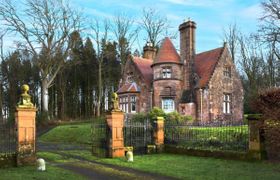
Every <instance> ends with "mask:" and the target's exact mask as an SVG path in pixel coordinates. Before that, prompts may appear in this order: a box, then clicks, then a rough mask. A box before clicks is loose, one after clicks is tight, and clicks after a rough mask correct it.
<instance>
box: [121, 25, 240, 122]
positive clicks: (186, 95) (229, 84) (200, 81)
mask: <svg viewBox="0 0 280 180" xmlns="http://www.w3.org/2000/svg"><path fill="white" fill-rule="evenodd" d="M195 29H196V23H195V22H193V21H190V20H189V21H187V22H184V23H183V24H181V25H180V26H179V31H180V55H179V54H178V52H177V51H176V49H175V48H174V46H173V44H172V42H171V40H170V39H169V38H168V37H167V38H165V39H164V40H163V42H162V44H161V47H160V48H159V50H158V51H156V49H155V48H153V47H152V46H151V44H149V43H147V45H146V46H145V47H144V55H143V57H131V58H130V59H129V60H128V61H127V63H126V65H125V69H124V72H123V75H122V79H121V81H120V86H119V87H120V88H119V90H118V91H117V93H118V95H119V103H120V108H121V109H122V110H123V111H124V112H125V113H129V114H130V113H138V112H149V111H150V110H151V108H152V107H155V106H156V107H160V108H162V109H163V110H164V111H165V112H166V113H169V112H173V111H177V112H180V113H181V114H183V115H190V116H192V117H193V118H194V119H196V120H199V121H202V122H208V121H212V120H223V119H225V120H237V121H238V120H242V118H243V87H242V84H241V80H240V77H239V75H238V73H237V71H236V68H235V65H234V63H233V62H232V59H231V56H230V53H229V51H228V48H227V45H226V43H225V44H224V46H223V47H219V48H216V49H213V50H209V51H206V52H202V53H199V54H196V52H195Z"/></svg>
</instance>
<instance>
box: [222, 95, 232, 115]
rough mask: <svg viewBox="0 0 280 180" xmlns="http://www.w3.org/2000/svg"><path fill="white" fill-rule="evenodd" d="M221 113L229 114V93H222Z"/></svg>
mask: <svg viewBox="0 0 280 180" xmlns="http://www.w3.org/2000/svg"><path fill="white" fill-rule="evenodd" d="M223 113H224V114H231V94H224V95H223Z"/></svg>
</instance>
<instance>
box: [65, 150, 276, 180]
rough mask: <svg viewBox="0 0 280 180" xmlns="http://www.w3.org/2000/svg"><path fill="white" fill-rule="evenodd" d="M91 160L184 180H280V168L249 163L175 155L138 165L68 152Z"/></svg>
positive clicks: (148, 157)
mask: <svg viewBox="0 0 280 180" xmlns="http://www.w3.org/2000/svg"><path fill="white" fill-rule="evenodd" d="M64 153H68V154H72V155H78V156H82V157H84V158H86V159H88V160H95V161H100V162H103V163H108V164H114V165H118V166H124V167H129V168H133V169H138V170H142V171H147V172H153V173H158V174H162V175H165V176H172V177H176V178H180V179H198V180H199V179H210V180H211V179H227V180H231V179H232V180H239V179H240V180H247V179H248V180H251V179H254V180H257V179H260V180H266V179H269V180H274V179H275V180H276V179H277V180H278V179H280V170H279V169H280V164H272V163H268V162H245V161H234V160H223V159H214V158H205V157H193V156H184V155H172V154H154V155H144V156H134V162H133V163H128V162H126V161H125V159H124V158H116V159H109V158H102V159H99V158H96V157H94V156H92V155H91V153H90V152H88V151H64Z"/></svg>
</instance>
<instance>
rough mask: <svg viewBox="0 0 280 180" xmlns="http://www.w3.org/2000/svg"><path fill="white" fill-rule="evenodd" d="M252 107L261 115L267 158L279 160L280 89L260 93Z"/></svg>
mask: <svg viewBox="0 0 280 180" xmlns="http://www.w3.org/2000/svg"><path fill="white" fill-rule="evenodd" d="M254 107H255V108H256V110H258V111H259V112H261V113H262V115H263V117H262V118H263V120H264V126H263V128H264V138H265V148H266V151H267V154H268V158H269V159H278V160H280V154H279V151H280V88H271V89H268V90H265V91H262V92H260V93H259V95H258V97H257V99H256V101H255V102H254Z"/></svg>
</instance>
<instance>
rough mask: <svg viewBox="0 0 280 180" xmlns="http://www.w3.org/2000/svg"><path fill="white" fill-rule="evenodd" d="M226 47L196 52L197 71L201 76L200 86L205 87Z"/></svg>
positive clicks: (195, 63)
mask: <svg viewBox="0 0 280 180" xmlns="http://www.w3.org/2000/svg"><path fill="white" fill-rule="evenodd" d="M223 50H224V47H220V48H217V49H213V50H210V51H206V52H202V53H199V54H196V56H195V62H194V65H195V72H196V73H197V74H198V76H199V77H200V80H199V87H205V86H206V85H207V84H208V83H209V80H210V78H211V76H212V74H213V72H214V70H215V67H216V64H217V62H218V60H219V59H220V57H221V55H222V53H223Z"/></svg>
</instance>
